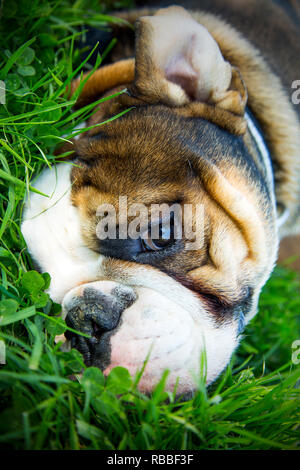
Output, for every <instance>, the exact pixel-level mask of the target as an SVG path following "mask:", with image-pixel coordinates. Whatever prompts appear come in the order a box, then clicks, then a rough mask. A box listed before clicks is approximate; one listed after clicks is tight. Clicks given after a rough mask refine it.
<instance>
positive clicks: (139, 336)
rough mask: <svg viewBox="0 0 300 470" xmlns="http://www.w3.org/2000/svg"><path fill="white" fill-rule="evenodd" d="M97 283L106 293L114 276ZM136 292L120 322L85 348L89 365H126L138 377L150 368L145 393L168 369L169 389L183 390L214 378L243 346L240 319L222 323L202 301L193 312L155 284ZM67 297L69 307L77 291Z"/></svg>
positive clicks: (106, 371) (143, 384) (143, 379)
mask: <svg viewBox="0 0 300 470" xmlns="http://www.w3.org/2000/svg"><path fill="white" fill-rule="evenodd" d="M92 284H93V286H94V287H93V289H95V287H96V288H97V290H99V291H100V290H101V292H103V291H105V289H107V285H108V286H109V289H111V288H112V287H113V286H112V285H111V284H112V283H111V282H109V281H98V282H95V283H92ZM88 285H91V284H88ZM119 286H120V285H119ZM82 289H83V290H84V286H81V292H82ZM115 290H116V288H114V289H113V290H112V291H111V290H110V293H113V292H114V291H115ZM135 293H136V300H135V301H134V302H133V303H132V304H131V305H130V306H129V307H128V308H126V309H125V310H124V311H123V312H122V314H121V317H120V321H119V323H118V326H117V327H116V328H114V329H112V330H111V331H106V332H103V333H102V334H101V335H100V336H99V334H98V336H97V337H94V338H93V340H92V342H91V343H90V345H91V346H90V347H89V348H87V349H86V351H85V358H86V359H87V365H92V366H96V367H99V368H100V369H102V370H103V372H104V374H105V375H108V374H109V373H110V371H111V370H112V369H113V368H114V367H116V366H122V367H125V368H127V369H128V371H129V372H130V374H131V375H132V376H133V377H134V376H135V375H136V374H137V373H138V372H139V371H141V370H142V369H144V371H143V374H142V376H141V379H140V381H139V384H138V387H139V390H140V391H141V392H144V393H150V392H151V391H152V390H153V389H154V387H155V386H156V384H157V383H158V382H159V381H160V379H161V377H162V374H163V372H164V371H165V370H168V371H169V375H168V377H167V381H166V390H167V391H170V392H173V391H174V389H175V388H176V394H177V395H183V394H186V393H189V392H191V391H193V390H195V389H196V388H197V384H198V383H199V381H200V380H201V376H202V377H203V376H205V381H206V384H210V383H211V382H212V381H214V380H215V379H216V377H217V376H218V375H219V374H220V372H221V371H222V370H223V369H224V368H225V367H226V365H227V363H228V361H229V360H230V357H231V355H232V352H233V350H234V349H235V347H236V346H237V343H238V340H237V333H236V332H237V327H236V324H235V323H233V322H228V323H227V324H223V325H217V324H216V323H215V321H214V320H213V319H212V318H211V317H210V315H209V313H208V312H206V311H205V310H204V308H203V307H202V306H201V305H200V302H199V309H198V311H197V312H194V313H193V314H191V313H190V312H188V311H187V310H185V309H184V308H183V307H182V306H180V305H178V304H177V303H175V302H174V301H172V300H170V299H169V298H167V297H166V296H164V295H162V294H161V293H159V292H157V291H155V290H153V289H149V288H144V287H140V288H135ZM75 294H76V292H75ZM66 297H67V299H66V300H65V302H64V304H65V306H66V308H68V305H70V302H71V300H70V299H71V298H74V293H73V294H72V293H71V294H67V296H66ZM83 352H84V351H83Z"/></svg>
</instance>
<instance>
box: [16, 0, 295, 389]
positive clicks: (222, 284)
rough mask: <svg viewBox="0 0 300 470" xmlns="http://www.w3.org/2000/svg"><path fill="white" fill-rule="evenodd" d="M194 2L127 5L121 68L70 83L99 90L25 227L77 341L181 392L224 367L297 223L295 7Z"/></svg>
mask: <svg viewBox="0 0 300 470" xmlns="http://www.w3.org/2000/svg"><path fill="white" fill-rule="evenodd" d="M198 4H199V6H200V7H201V5H202V4H203V7H204V10H203V11H202V10H201V11H194V10H187V9H184V8H182V7H181V6H170V7H167V8H165V9H158V10H156V9H143V10H134V11H129V12H125V13H124V12H122V13H121V14H119V17H121V18H122V19H125V20H126V22H123V23H120V22H118V23H117V26H115V27H114V35H115V36H116V37H117V38H118V37H119V38H121V40H120V41H119V45H118V46H117V47H116V50H115V51H114V52H113V54H112V56H111V61H110V63H108V64H106V65H104V66H102V67H100V68H99V69H98V70H97V71H96V72H95V73H94V74H93V75H91V76H87V77H81V78H78V79H77V80H75V81H74V82H73V83H72V87H71V93H76V90H78V87H79V86H80V84H81V83H82V80H83V79H85V83H84V86H82V85H81V93H80V95H79V97H78V100H77V106H84V105H85V104H87V103H90V102H93V101H96V100H98V99H100V98H103V101H102V102H101V103H100V105H98V106H97V108H96V112H95V113H94V114H93V115H92V117H91V118H90V119H89V121H88V122H87V123H86V127H87V129H86V131H85V132H84V133H83V134H81V137H80V138H79V139H77V140H75V139H74V141H73V142H72V143H71V146H70V148H69V150H71V151H72V155H71V159H70V160H69V161H66V162H63V163H59V164H57V165H56V167H55V168H51V169H49V168H47V169H46V170H44V171H43V172H42V174H41V175H40V176H39V177H38V179H37V180H36V182H35V187H36V188H37V189H38V190H40V191H41V192H43V193H46V194H47V195H48V196H49V197H48V198H47V197H44V196H42V195H39V194H36V193H34V194H33V193H31V194H29V195H28V198H27V201H26V205H25V210H24V219H23V223H22V233H23V235H24V238H25V240H26V243H27V247H28V250H29V252H30V253H31V255H32V257H33V259H34V260H35V262H36V263H37V265H38V266H39V268H40V270H41V271H46V272H48V273H50V275H51V285H50V288H49V293H50V296H51V297H52V299H53V300H54V301H55V302H59V303H61V304H62V314H63V317H64V318H65V319H66V322H67V324H68V325H69V326H71V327H72V328H73V329H75V330H77V331H79V332H82V333H85V334H86V335H87V336H88V337H86V336H85V337H84V336H82V335H75V334H72V335H71V336H70V335H67V339H68V341H70V342H71V345H72V346H73V347H76V348H78V349H79V351H81V352H82V353H83V355H84V359H85V361H86V364H87V365H92V366H96V367H99V368H101V369H102V370H103V371H104V374H105V375H107V374H108V373H109V372H110V370H111V369H112V368H113V367H115V366H123V367H126V368H127V369H128V370H129V372H130V373H131V374H132V375H134V374H136V373H137V372H138V371H140V370H141V369H143V368H144V371H143V374H142V377H141V379H140V381H139V389H140V390H141V391H142V392H145V393H148V392H151V390H153V387H154V386H155V385H156V384H157V382H158V381H159V380H160V378H161V375H162V372H163V371H164V370H165V369H168V371H169V375H168V378H167V383H166V388H167V390H170V391H172V390H174V387H176V390H177V393H178V394H185V393H189V392H192V391H193V390H195V389H196V388H197V384H198V383H199V382H198V380H199V376H200V375H201V374H202V376H204V377H205V380H206V383H207V384H210V383H212V382H213V381H214V380H215V379H216V378H217V377H218V375H219V374H220V373H221V372H222V371H223V370H224V368H225V367H226V365H227V364H228V362H229V360H230V358H231V356H232V354H233V352H234V350H235V349H236V347H237V346H238V344H239V341H240V338H241V333H242V331H243V329H244V327H245V325H246V324H247V323H248V322H249V321H250V320H251V318H252V317H253V316H254V315H255V314H256V312H257V306H258V299H259V295H260V292H261V289H262V287H263V285H264V284H265V282H266V281H267V279H268V278H269V276H270V274H271V272H272V270H273V267H274V265H275V263H276V259H277V255H278V246H279V241H280V240H281V239H282V238H284V237H286V236H288V235H291V234H295V233H299V232H300V203H299V201H300V197H299V195H300V132H299V131H300V126H299V108H298V110H297V108H296V107H295V105H294V104H293V102H292V99H291V95H289V93H287V86H289V88H288V90H290V87H291V84H292V82H293V81H294V80H296V79H297V78H299V79H300V65H299V56H300V55H299V52H300V51H299V48H300V46H299V41H298V40H297V41H294V40H293V39H294V38H295V37H296V35H298V34H299V23H298V25H296V11H295V14H294V17H292V15H291V16H289V14H288V12H284V11H283V10H282V15H283V16H281V17H280V26H278V21H279V19H278V16H276V12H277V14H278V9H279V8H280V7H279V6H278V5H277V4H275V3H274V4H273V2H269V1H259V2H258V1H250V2H249V1H248V0H247V2H246V1H240V2H236V1H235V0H231V1H228V0H226V1H225V0H223V1H221V0H215V1H210V2H207V1H203V2H198ZM245 5H246V6H245ZM243 8H244V9H246V11H247V15H248V16H247V22H246V23H245V24H244V23H243V21H242V20H243V18H244V15H245V11H243ZM289 8H292V7H291V5H290V6H289ZM209 9H210V10H214V12H213V13H212V12H210V11H209ZM216 11H217V12H219V15H218V16H217V15H216V14H215V12H216ZM223 11H224V17H223V18H222V12H223ZM238 12H240V17H239V14H238ZM225 13H226V14H225ZM267 13H268V16H266V15H267ZM224 18H226V21H225V19H224ZM260 18H262V19H263V28H261V22H260V21H261V20H260ZM275 18H276V22H275ZM240 19H241V20H240ZM132 25H134V28H133V27H132ZM249 25H251V27H249ZM243 26H244V28H243ZM277 26H278V27H279V28H280V30H281V31H283V30H284V33H285V34H284V35H283V36H282V42H280V41H279V42H276V43H275V39H274V38H275V37H276V38H278V36H277V35H275V34H273V35H272V34H271V33H270V31H272V28H275V27H277ZM284 28H285V29H284ZM297 28H298V29H297ZM249 31H250V32H249ZM297 37H298V36H297ZM272 41H273V42H272ZM111 95H114V98H110V99H108V98H109V97H110V96H111ZM120 114H121V116H119V117H118V118H117V119H112V118H114V117H115V116H118V115H120ZM100 124H101V125H100ZM153 208H154V209H155V210H154V209H153ZM141 214H142V216H141ZM153 214H154V215H153ZM186 227H188V228H189V229H188V230H186ZM203 358H204V359H203ZM204 365H205V367H204Z"/></svg>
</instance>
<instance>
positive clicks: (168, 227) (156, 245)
mask: <svg viewBox="0 0 300 470" xmlns="http://www.w3.org/2000/svg"><path fill="white" fill-rule="evenodd" d="M156 229H157V230H158V237H156V236H155V237H150V236H148V235H149V234H148V231H147V232H146V233H145V235H144V236H143V234H142V236H141V243H142V247H143V250H144V251H158V250H163V249H164V248H166V247H168V246H170V245H172V244H173V243H174V241H175V239H174V223H173V220H169V221H168V223H162V222H160V223H159V226H158V227H156Z"/></svg>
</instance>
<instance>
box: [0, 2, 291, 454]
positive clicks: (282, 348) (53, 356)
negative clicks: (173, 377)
mask: <svg viewBox="0 0 300 470" xmlns="http://www.w3.org/2000/svg"><path fill="white" fill-rule="evenodd" d="M124 3H125V2H124V1H123V4H124ZM119 5H120V2H119ZM111 6H117V7H118V5H117V2H115V5H113V4H112V3H111V4H110V7H111ZM106 12H107V8H106V7H105V5H104V6H103V7H101V8H100V7H99V2H98V1H90V2H88V1H85V0H79V1H75V2H72V1H69V0H58V1H50V2H46V1H45V0H44V1H39V2H38V1H32V2H27V1H26V2H25V1H22V0H19V1H18V2H5V5H4V9H3V11H2V18H1V29H0V44H1V47H0V54H1V55H0V79H2V80H4V81H5V84H6V91H7V93H6V104H5V105H0V124H1V128H2V129H1V136H0V138H1V141H0V161H1V171H0V186H1V188H0V189H1V190H0V238H1V247H0V268H1V284H0V296H1V301H0V317H2V319H1V332H0V339H1V340H2V341H3V342H4V343H5V346H6V360H7V363H6V365H3V366H0V448H9V449H10V448H12V449H189V450H191V449H291V448H299V443H300V427H299V423H300V401H299V398H300V397H299V394H300V388H299V379H300V365H293V364H292V362H291V357H292V352H293V350H292V348H291V345H292V343H293V342H294V341H295V340H297V339H300V324H299V310H300V295H299V281H298V280H297V277H296V275H295V274H294V273H292V272H291V271H289V270H288V269H283V268H277V269H276V270H275V272H274V274H273V276H272V278H271V279H270V281H269V282H268V283H267V285H266V286H265V288H264V290H263V293H262V296H261V301H260V312H259V314H258V315H257V316H256V318H255V319H254V320H253V321H252V322H251V324H250V325H249V326H248V327H247V329H246V331H245V334H244V339H243V341H242V343H241V346H240V347H239V349H238V351H237V353H236V354H235V356H234V357H233V358H232V361H231V363H230V365H229V366H228V368H227V369H226V371H225V372H224V373H223V374H222V375H221V377H220V378H219V379H218V381H217V382H216V383H215V384H213V385H212V386H211V387H210V388H209V389H207V390H206V389H205V387H204V386H203V382H202V381H201V380H199V390H198V391H197V393H196V394H195V396H194V397H193V398H192V399H191V400H188V401H183V402H181V403H178V402H175V400H174V395H172V394H167V393H165V392H164V380H165V376H164V377H162V380H161V382H160V384H159V385H158V386H157V387H156V389H155V391H154V392H153V394H152V395H151V396H149V397H146V396H144V395H142V394H140V393H139V392H138V390H137V387H136V382H137V380H133V379H131V378H130V376H129V375H128V372H127V371H126V370H125V369H122V368H116V369H114V370H113V371H112V372H111V374H110V375H109V377H108V378H107V379H104V377H103V375H102V373H101V372H100V370H98V369H94V368H88V369H87V368H85V366H84V364H83V360H82V356H81V355H80V354H79V353H78V352H77V351H76V350H72V351H70V352H63V351H61V350H60V348H59V345H57V344H55V341H54V337H55V335H56V334H60V333H62V332H63V331H65V328H66V325H65V324H64V322H63V321H62V320H61V319H60V306H58V305H57V304H54V303H53V302H52V301H51V300H50V299H49V297H48V295H47V294H45V292H44V291H45V289H46V288H47V286H48V284H49V276H48V275H47V274H45V273H44V274H43V275H41V274H38V273H37V272H35V271H34V270H33V265H32V261H31V259H30V257H29V255H28V253H27V252H26V247H25V243H24V240H23V238H22V235H21V232H20V221H21V216H22V203H23V199H24V195H25V192H26V191H27V190H28V189H29V188H30V182H31V181H32V179H33V178H34V177H35V176H36V175H37V174H38V173H39V172H40V171H41V170H42V169H43V168H44V167H45V166H46V165H53V164H54V157H53V151H54V149H55V147H56V146H57V144H58V143H59V142H60V141H61V139H62V135H67V136H71V134H72V130H73V129H74V127H76V125H77V124H78V123H79V122H80V121H81V120H83V119H85V118H86V116H87V115H88V114H89V113H91V112H92V108H91V107H88V108H86V109H83V110H82V111H81V113H79V114H77V113H75V112H73V111H72V104H73V101H71V100H69V99H68V97H67V95H66V93H65V88H66V86H67V84H68V83H69V82H70V80H71V78H72V77H73V76H75V75H78V74H79V73H80V71H81V70H86V66H85V65H84V64H80V60H79V57H80V52H79V51H78V48H77V46H76V41H75V39H76V38H77V37H78V36H80V35H81V34H84V27H85V26H86V25H93V26H97V27H99V28H100V27H107V26H106V25H107V22H109V18H107V17H106V16H105V15H106ZM4 18H5V20H4ZM98 62H99V63H100V59H99V61H98ZM2 345H3V343H2ZM82 369H84V373H83V375H82V377H81V376H80V375H79V373H80V371H81V370H82ZM297 384H298V386H297ZM166 398H167V400H166Z"/></svg>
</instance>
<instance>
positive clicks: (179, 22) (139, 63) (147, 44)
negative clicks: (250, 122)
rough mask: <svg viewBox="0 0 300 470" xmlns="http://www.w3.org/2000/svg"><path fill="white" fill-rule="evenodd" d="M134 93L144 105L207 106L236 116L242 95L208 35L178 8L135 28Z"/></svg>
mask: <svg viewBox="0 0 300 470" xmlns="http://www.w3.org/2000/svg"><path fill="white" fill-rule="evenodd" d="M134 86H135V90H136V92H137V93H138V94H139V95H140V96H143V97H144V99H146V100H147V101H148V102H156V101H160V102H163V103H165V104H168V105H171V106H182V105H185V104H187V103H190V102H191V101H201V102H207V103H209V104H214V105H216V106H219V107H221V108H222V109H225V110H227V111H231V112H233V113H234V114H238V115H242V114H243V113H244V108H245V105H246V100H247V93H246V89H245V87H244V84H243V82H242V80H241V77H240V74H239V72H238V71H237V70H235V69H233V68H232V67H231V65H230V64H229V63H228V62H226V61H225V60H224V58H223V56H222V53H221V51H220V48H219V46H218V44H217V42H216V41H215V40H214V38H213V37H212V35H211V34H210V33H209V32H208V30H207V29H206V28H205V27H204V26H202V25H201V24H200V23H198V22H197V21H195V20H194V19H193V18H192V16H191V15H190V14H189V13H188V12H187V11H186V10H185V9H184V8H181V7H169V8H165V9H162V10H159V11H158V12H157V13H156V14H155V15H154V16H144V17H141V18H140V19H139V20H138V22H137V24H136V69H135V84H134Z"/></svg>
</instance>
